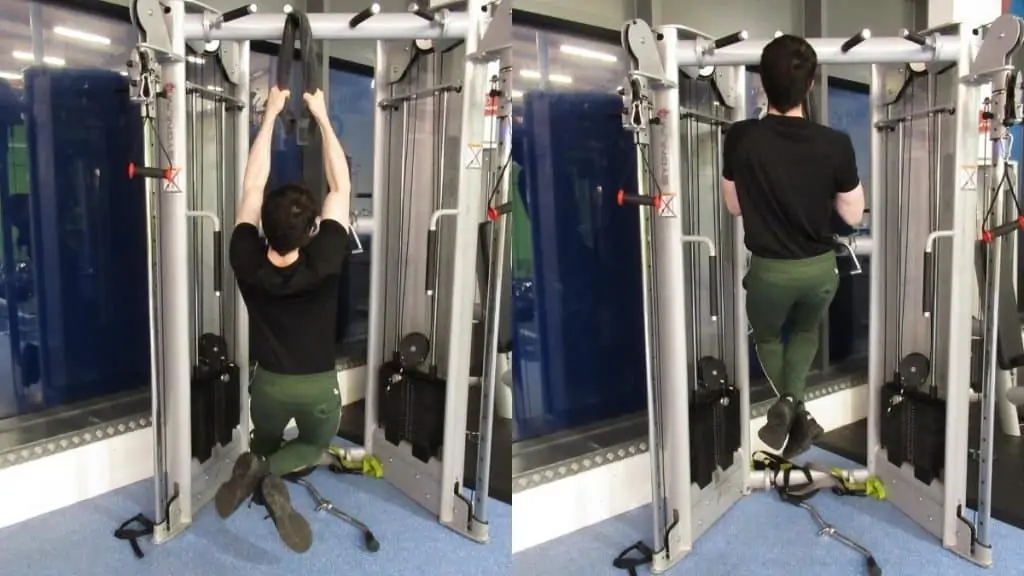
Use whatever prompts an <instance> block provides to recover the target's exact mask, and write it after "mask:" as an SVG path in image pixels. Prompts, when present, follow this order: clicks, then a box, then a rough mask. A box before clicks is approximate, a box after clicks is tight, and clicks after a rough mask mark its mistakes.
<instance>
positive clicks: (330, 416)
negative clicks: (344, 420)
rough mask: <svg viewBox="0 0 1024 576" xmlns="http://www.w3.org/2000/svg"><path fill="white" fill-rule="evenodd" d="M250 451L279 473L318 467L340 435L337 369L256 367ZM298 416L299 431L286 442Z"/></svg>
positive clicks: (251, 398) (251, 408) (250, 396)
mask: <svg viewBox="0 0 1024 576" xmlns="http://www.w3.org/2000/svg"><path fill="white" fill-rule="evenodd" d="M249 414H250V417H251V418H252V436H251V438H250V441H249V449H250V451H252V453H253V454H255V455H257V456H261V457H263V458H265V459H266V460H267V464H268V465H269V467H270V473H271V474H277V475H278V476H281V475H284V474H288V473H291V472H294V471H296V470H299V469H302V468H306V467H308V466H314V465H316V463H317V462H319V461H320V457H321V456H322V455H323V453H324V450H326V449H327V448H328V446H330V445H331V440H333V439H334V437H335V436H337V434H338V425H339V424H340V423H341V394H340V393H339V391H338V375H337V373H335V372H333V371H332V372H324V373H322V374H309V375H303V376H291V375H284V374H275V373H273V372H268V371H266V370H263V369H262V368H257V369H256V373H255V374H254V375H253V379H252V382H251V383H250V384H249ZM293 418H294V419H295V426H296V427H297V428H298V431H299V435H298V437H296V438H295V439H294V440H289V441H288V442H285V441H284V430H285V428H286V427H287V426H288V423H289V422H290V421H291V420H292V419H293Z"/></svg>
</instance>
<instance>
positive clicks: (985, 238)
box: [981, 230, 992, 244]
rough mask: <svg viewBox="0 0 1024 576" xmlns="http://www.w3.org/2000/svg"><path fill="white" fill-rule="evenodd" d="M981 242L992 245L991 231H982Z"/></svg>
mask: <svg viewBox="0 0 1024 576" xmlns="http://www.w3.org/2000/svg"><path fill="white" fill-rule="evenodd" d="M981 241H982V242H984V243H985V244H991V243H992V232H991V231H989V230H982V231H981Z"/></svg>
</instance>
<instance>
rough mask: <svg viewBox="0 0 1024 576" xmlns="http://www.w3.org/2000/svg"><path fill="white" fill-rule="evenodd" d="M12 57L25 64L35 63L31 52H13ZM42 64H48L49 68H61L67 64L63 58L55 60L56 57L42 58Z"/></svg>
mask: <svg viewBox="0 0 1024 576" xmlns="http://www.w3.org/2000/svg"><path fill="white" fill-rule="evenodd" d="M13 56H14V57H15V58H16V59H18V60H24V61H25V62H35V61H36V57H35V56H33V55H32V53H31V52H25V51H24V50H15V51H14V52H13ZM43 63H44V64H49V65H50V66H63V65H64V64H66V63H67V62H65V61H64V59H63V58H57V57H56V56H43Z"/></svg>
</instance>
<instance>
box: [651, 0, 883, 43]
mask: <svg viewBox="0 0 1024 576" xmlns="http://www.w3.org/2000/svg"><path fill="white" fill-rule="evenodd" d="M876 1H884V0H876ZM661 21H662V23H664V24H685V25H686V26H689V27H691V28H696V29H697V30H700V31H702V32H705V33H707V34H713V35H721V34H728V33H730V32H735V31H737V30H740V29H746V30H747V31H748V32H750V37H751V38H771V37H772V35H773V34H774V33H775V32H776V31H777V30H781V31H783V32H790V33H797V34H798V33H800V31H801V30H802V29H803V1H802V0H716V1H715V2H713V3H711V2H707V0H661Z"/></svg>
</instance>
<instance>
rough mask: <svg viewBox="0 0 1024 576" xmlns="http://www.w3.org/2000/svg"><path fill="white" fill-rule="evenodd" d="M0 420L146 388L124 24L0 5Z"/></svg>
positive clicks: (139, 198) (133, 122) (135, 125)
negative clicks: (1, 30)
mask: <svg viewBox="0 0 1024 576" xmlns="http://www.w3.org/2000/svg"><path fill="white" fill-rule="evenodd" d="M0 6H2V7H3V15H2V16H0V18H2V19H3V21H4V25H5V29H6V31H5V34H4V42H3V45H4V50H3V51H0V127H2V129H3V132H2V133H3V138H2V139H0V167H2V169H3V170H4V171H5V172H6V173H5V174H3V175H0V419H2V418H7V417H11V416H15V415H19V414H27V413H31V412H37V411H40V410H45V409H48V408H53V407H56V406H61V405H66V404H69V403H74V402H79V401H83V400H88V399H92V398H96V397H99V396H107V395H110V394H115V393H118V392H122V391H126V390H132V389H142V388H145V387H147V386H148V384H149V350H148V342H149V337H148V315H147V299H146V268H145V265H146V264H145V252H144V250H145V209H144V196H143V190H142V186H141V184H140V183H138V182H135V181H130V180H128V179H127V178H125V177H124V173H125V172H124V171H125V168H126V166H127V165H128V163H129V162H130V161H131V159H133V158H135V157H136V156H137V155H138V154H139V151H140V150H141V146H142V139H141V135H142V129H141V119H140V116H139V112H138V109H137V108H136V107H135V106H134V105H132V104H131V103H130V102H129V100H128V90H127V79H126V78H125V77H124V76H123V75H122V74H123V71H124V68H125V62H126V61H127V55H128V51H129V49H130V48H131V46H132V45H134V43H135V41H136V35H135V33H134V31H133V30H132V28H131V27H130V26H129V25H128V24H127V23H123V22H119V21H117V20H111V19H107V18H102V17H96V16H90V15H85V14H82V13H80V12H77V11H72V10H67V9H62V8H58V7H54V6H49V5H45V4H41V3H38V2H17V1H12V0H4V1H3V2H2V3H0Z"/></svg>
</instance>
